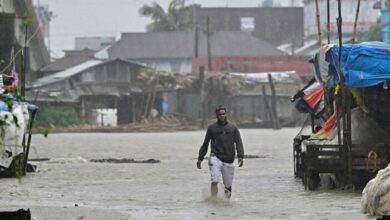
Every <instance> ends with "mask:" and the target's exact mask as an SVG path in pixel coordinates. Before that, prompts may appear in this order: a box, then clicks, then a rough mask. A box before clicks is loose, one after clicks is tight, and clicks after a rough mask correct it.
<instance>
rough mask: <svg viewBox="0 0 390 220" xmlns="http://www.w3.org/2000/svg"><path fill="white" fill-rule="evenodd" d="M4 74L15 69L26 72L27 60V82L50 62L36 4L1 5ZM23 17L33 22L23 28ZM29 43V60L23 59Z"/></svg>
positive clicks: (12, 1) (18, 0)
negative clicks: (24, 64)
mask: <svg viewBox="0 0 390 220" xmlns="http://www.w3.org/2000/svg"><path fill="white" fill-rule="evenodd" d="M0 11H1V12H0V30H1V31H0V60H3V61H4V62H1V63H0V72H1V73H2V74H8V73H9V71H10V69H11V68H13V67H15V68H16V71H17V72H19V73H22V69H21V66H22V62H23V63H24V62H25V61H26V81H27V82H29V81H31V80H33V79H35V78H37V76H36V75H35V74H34V72H35V71H37V70H38V69H39V68H41V67H42V66H45V65H46V64H47V63H49V61H50V56H49V52H48V50H47V48H46V46H45V43H44V36H43V33H42V32H41V30H40V27H39V24H38V20H37V17H36V15H35V11H34V8H33V5H32V1H23V0H4V1H1V4H0ZM23 16H27V18H28V19H29V20H28V21H29V22H28V23H29V24H28V25H23V19H22V18H23ZM25 42H27V48H26V52H27V56H26V58H27V59H22V54H23V52H24V49H23V48H24V46H25Z"/></svg>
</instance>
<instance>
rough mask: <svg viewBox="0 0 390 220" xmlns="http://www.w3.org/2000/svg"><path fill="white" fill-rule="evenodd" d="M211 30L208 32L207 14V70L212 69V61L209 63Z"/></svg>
mask: <svg viewBox="0 0 390 220" xmlns="http://www.w3.org/2000/svg"><path fill="white" fill-rule="evenodd" d="M210 36H211V32H210V17H209V16H207V29H206V37H207V64H208V69H209V72H211V71H213V67H212V63H211V42H210V41H211V39H210Z"/></svg>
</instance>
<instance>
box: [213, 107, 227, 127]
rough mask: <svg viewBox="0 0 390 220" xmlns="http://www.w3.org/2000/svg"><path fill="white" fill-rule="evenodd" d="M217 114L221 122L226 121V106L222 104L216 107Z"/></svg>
mask: <svg viewBox="0 0 390 220" xmlns="http://www.w3.org/2000/svg"><path fill="white" fill-rule="evenodd" d="M215 115H216V117H217V119H218V122H219V123H225V122H226V108H225V107H223V106H221V105H220V106H219V107H218V108H217V109H215Z"/></svg>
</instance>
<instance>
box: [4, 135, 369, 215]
mask: <svg viewBox="0 0 390 220" xmlns="http://www.w3.org/2000/svg"><path fill="white" fill-rule="evenodd" d="M297 132H298V129H282V130H277V131H275V130H266V129H251V130H245V129H243V130H241V133H242V138H243V142H244V147H245V153H246V154H250V155H259V156H260V158H256V159H247V160H245V164H244V167H242V168H236V171H235V179H234V182H233V194H232V198H231V199H230V200H226V199H224V197H223V187H222V186H220V187H219V191H220V193H222V195H220V196H219V197H217V198H210V188H209V187H210V175H209V171H208V167H207V163H203V164H202V165H203V167H202V169H201V170H199V169H197V168H196V157H197V154H198V150H199V147H200V145H201V144H202V141H203V138H204V134H205V131H192V132H172V133H115V134H111V133H110V134H103V133H102V134H96V133H89V134H88V133H86V134H84V133H83V134H81V133H76V134H51V135H49V138H47V139H45V138H44V137H43V136H42V135H34V137H33V141H32V146H33V149H32V150H31V151H30V152H31V158H75V157H82V158H85V159H87V160H91V159H104V158H117V159H121V158H133V159H135V160H147V159H156V160H160V163H155V164H141V163H138V164H131V163H130V164H127V163H120V164H111V163H91V162H87V163H63V164H55V163H54V164H53V163H47V161H41V162H35V163H36V164H37V165H38V166H39V169H40V172H39V173H34V174H28V175H27V176H26V177H25V178H23V180H22V183H21V184H18V183H17V181H15V180H13V179H4V180H3V179H2V180H1V181H2V185H1V186H0V190H1V192H2V196H0V207H1V209H2V210H7V209H8V210H14V209H17V208H30V209H31V210H32V216H35V217H36V218H37V219H44V218H46V219H56V220H69V219H77V218H80V217H83V218H85V219H97V220H100V219H102V220H103V219H105V220H106V219H272V218H273V219H367V217H366V216H365V215H363V214H360V198H361V195H360V193H353V192H345V191H336V190H334V191H332V190H331V191H317V192H308V191H305V190H304V187H303V185H302V183H301V182H300V181H298V180H295V179H294V177H293V162H292V139H293V137H294V136H295V135H296V133H297ZM75 204H77V206H75Z"/></svg>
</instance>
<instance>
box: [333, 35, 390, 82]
mask: <svg viewBox="0 0 390 220" xmlns="http://www.w3.org/2000/svg"><path fill="white" fill-rule="evenodd" d="M342 48H343V49H342V61H341V62H342V69H343V71H342V72H343V75H344V77H345V82H346V84H347V86H348V87H349V88H364V87H370V86H375V85H378V84H380V83H383V82H385V81H388V80H390V44H387V43H383V42H364V43H359V44H345V45H343V46H342ZM338 53H339V47H338V46H334V47H332V48H331V49H330V51H328V52H327V54H326V61H327V62H328V63H329V64H330V65H332V66H333V67H335V68H331V69H333V71H332V72H330V73H329V74H330V75H331V78H334V79H335V78H337V81H338V77H337V75H338V74H339V73H337V71H338V70H339V68H338V57H339V56H338ZM335 83H337V82H335Z"/></svg>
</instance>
